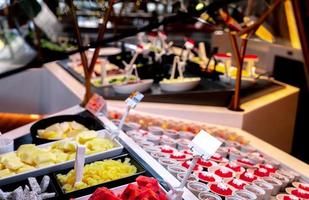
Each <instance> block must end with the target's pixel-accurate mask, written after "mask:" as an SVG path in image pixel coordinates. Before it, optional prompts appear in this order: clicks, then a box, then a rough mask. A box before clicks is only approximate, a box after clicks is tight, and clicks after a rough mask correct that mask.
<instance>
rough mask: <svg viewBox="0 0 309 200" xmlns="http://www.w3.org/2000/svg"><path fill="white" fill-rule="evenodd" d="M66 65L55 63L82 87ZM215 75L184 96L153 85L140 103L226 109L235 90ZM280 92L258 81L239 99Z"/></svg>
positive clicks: (245, 86)
mask: <svg viewBox="0 0 309 200" xmlns="http://www.w3.org/2000/svg"><path fill="white" fill-rule="evenodd" d="M67 63H68V60H60V61H58V64H59V65H60V66H62V67H63V68H64V69H65V70H66V71H67V72H68V73H70V74H71V75H72V76H73V77H74V78H76V79H77V80H78V81H80V82H81V83H84V82H85V80H84V77H83V76H81V75H80V74H78V73H77V72H76V71H75V70H73V69H72V68H71V67H69V66H68V65H67ZM142 68H143V67H142ZM188 71H190V70H188ZM196 73H199V72H198V71H196V72H194V70H193V71H191V72H190V73H189V74H186V76H192V75H193V76H194V74H195V76H196ZM218 75H219V74H206V75H205V76H204V75H201V79H202V80H201V82H200V84H199V85H198V86H197V87H196V88H195V89H193V90H190V91H186V92H165V91H162V90H161V89H160V86H159V84H156V83H155V84H153V85H152V87H151V88H150V90H148V91H146V92H144V93H143V94H144V95H145V96H144V99H143V101H145V102H157V103H174V104H189V105H206V106H219V107H228V105H229V103H230V102H231V99H232V96H233V95H234V86H233V85H231V84H227V83H224V82H221V81H219V80H218ZM282 88H283V86H282V85H279V84H277V83H275V82H273V81H271V80H267V79H257V80H256V82H255V83H253V82H250V81H242V85H241V91H240V97H241V100H243V99H244V98H245V97H248V96H249V95H252V94H255V93H257V92H263V93H270V92H273V91H276V90H279V89H282ZM92 90H93V91H95V92H96V93H98V94H100V95H102V96H104V98H105V99H110V100H125V99H126V98H127V97H128V95H123V94H118V93H116V92H115V91H114V90H113V88H112V87H111V86H108V87H95V86H93V85H92Z"/></svg>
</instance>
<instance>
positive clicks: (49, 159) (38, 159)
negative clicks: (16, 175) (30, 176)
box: [34, 151, 56, 166]
mask: <svg viewBox="0 0 309 200" xmlns="http://www.w3.org/2000/svg"><path fill="white" fill-rule="evenodd" d="M55 161H56V156H55V155H54V154H53V153H51V152H44V151H39V152H38V153H37V155H36V156H35V159H34V163H35V165H36V166H41V165H42V164H43V163H54V162H55Z"/></svg>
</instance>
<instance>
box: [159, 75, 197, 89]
mask: <svg viewBox="0 0 309 200" xmlns="http://www.w3.org/2000/svg"><path fill="white" fill-rule="evenodd" d="M200 81H201V79H200V78H195V79H194V80H192V81H184V82H172V83H165V82H162V81H161V82H160V87H161V89H162V90H164V91H167V92H183V91H188V90H191V89H193V88H195V87H196V86H197V85H198V84H199V83H200Z"/></svg>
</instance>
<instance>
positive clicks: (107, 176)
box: [57, 159, 137, 192]
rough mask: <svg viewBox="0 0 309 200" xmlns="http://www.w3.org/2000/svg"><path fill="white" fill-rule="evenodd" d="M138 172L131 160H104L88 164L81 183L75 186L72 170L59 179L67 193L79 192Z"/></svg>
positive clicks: (59, 175)
mask: <svg viewBox="0 0 309 200" xmlns="http://www.w3.org/2000/svg"><path fill="white" fill-rule="evenodd" d="M136 171H137V169H136V167H135V166H134V165H131V164H130V160H129V159H126V160H125V161H124V162H121V161H119V160H104V161H97V162H94V163H91V164H87V165H85V167H84V175H83V180H82V182H81V183H79V184H77V185H74V184H75V171H74V170H71V171H70V172H69V173H68V174H65V175H63V174H58V175H57V179H58V180H59V182H60V183H61V185H62V188H63V189H64V190H65V191H66V192H70V191H74V190H78V189H81V188H86V187H90V186H93V185H97V184H101V183H104V182H107V181H112V180H117V179H120V178H123V177H127V176H131V175H133V174H135V173H136Z"/></svg>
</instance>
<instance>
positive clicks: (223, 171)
mask: <svg viewBox="0 0 309 200" xmlns="http://www.w3.org/2000/svg"><path fill="white" fill-rule="evenodd" d="M215 174H216V175H218V176H220V177H221V178H231V177H233V172H231V171H230V170H228V169H226V168H220V169H217V170H216V171H215Z"/></svg>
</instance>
